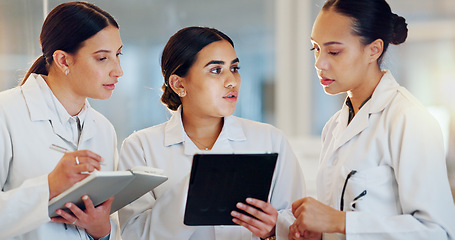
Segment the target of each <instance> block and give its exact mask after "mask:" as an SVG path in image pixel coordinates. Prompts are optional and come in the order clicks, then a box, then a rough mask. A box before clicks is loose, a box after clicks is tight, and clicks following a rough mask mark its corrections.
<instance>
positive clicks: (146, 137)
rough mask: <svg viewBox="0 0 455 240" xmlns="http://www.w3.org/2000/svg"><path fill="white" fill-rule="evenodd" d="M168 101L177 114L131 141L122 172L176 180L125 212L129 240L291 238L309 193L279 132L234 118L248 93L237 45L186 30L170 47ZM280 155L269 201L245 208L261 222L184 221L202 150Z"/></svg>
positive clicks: (208, 31)
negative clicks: (148, 170) (151, 170)
mask: <svg viewBox="0 0 455 240" xmlns="http://www.w3.org/2000/svg"><path fill="white" fill-rule="evenodd" d="M161 68H162V73H163V76H164V84H163V91H164V93H163V96H162V98H161V100H162V101H163V103H165V104H166V105H167V106H168V108H169V109H170V110H172V111H175V112H174V114H173V116H172V117H171V119H170V120H169V121H167V122H165V123H163V124H160V125H157V126H153V127H150V128H147V129H144V130H141V131H138V132H135V133H133V134H132V135H131V136H129V137H128V138H127V139H126V140H125V141H124V143H123V145H122V148H121V153H120V159H121V160H120V164H119V168H120V169H128V168H131V167H133V166H137V165H145V166H151V167H157V168H160V169H163V170H164V174H165V175H167V176H168V177H169V179H168V181H167V182H165V183H163V184H162V185H161V186H159V187H157V188H156V189H155V190H154V191H152V192H150V193H148V194H146V195H145V196H144V197H142V198H140V199H138V200H137V201H135V202H133V203H132V204H131V205H129V206H127V207H125V208H124V209H122V210H120V211H119V217H120V222H121V228H122V237H124V238H125V239H160V240H165V239H180V240H184V239H204V240H210V239H238V240H242V239H244V240H246V239H248V240H249V239H259V238H263V239H275V236H283V237H284V238H286V237H287V232H288V227H289V225H290V222H289V221H290V219H289V217H291V222H292V221H293V220H292V219H293V217H292V214H291V215H289V213H290V212H289V211H285V210H286V209H289V208H290V204H291V203H292V201H293V200H296V199H298V198H299V197H300V196H302V195H304V193H305V188H304V179H303V175H302V171H301V167H300V165H299V163H298V161H297V159H296V157H295V156H294V154H293V152H292V150H291V148H290V146H289V144H288V143H287V141H286V139H285V137H284V136H283V134H282V133H281V132H280V131H279V130H278V129H276V128H274V127H272V126H270V125H267V124H263V123H258V122H254V121H250V120H246V119H241V118H238V117H234V116H232V113H233V112H234V110H235V107H236V104H237V99H238V97H239V90H240V74H239V72H238V69H239V59H238V58H237V55H236V53H235V50H234V44H233V42H232V40H231V39H230V38H229V37H228V36H226V35H225V34H223V33H222V32H220V31H218V30H216V29H212V28H205V27H188V28H184V29H182V30H180V31H178V32H177V33H176V34H175V35H173V36H172V37H171V38H170V39H169V41H168V43H167V44H166V46H165V48H164V51H163V54H162V58H161ZM201 151H202V152H203V151H208V152H230V153H244V152H259V153H261V152H277V153H279V156H278V161H277V165H276V169H275V175H274V177H273V180H272V188H271V190H270V192H271V194H270V198H269V202H263V201H260V200H257V199H248V200H247V201H246V202H244V203H240V204H238V205H237V207H238V208H239V209H241V210H245V211H246V212H248V213H250V214H252V215H253V216H255V217H256V218H257V219H254V218H252V217H248V216H247V215H244V214H240V213H239V212H237V211H234V212H233V213H232V216H233V221H234V222H235V223H236V224H239V225H241V226H243V227H241V226H235V225H234V226H186V225H184V223H183V217H184V210H185V202H186V196H187V192H188V180H189V173H190V169H191V162H192V158H193V155H194V154H195V153H198V152H201Z"/></svg>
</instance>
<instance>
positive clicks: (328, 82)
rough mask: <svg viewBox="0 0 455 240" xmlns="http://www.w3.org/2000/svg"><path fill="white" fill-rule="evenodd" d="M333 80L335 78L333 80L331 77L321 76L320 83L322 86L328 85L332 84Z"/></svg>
mask: <svg viewBox="0 0 455 240" xmlns="http://www.w3.org/2000/svg"><path fill="white" fill-rule="evenodd" d="M333 82H335V80H333V79H329V78H321V84H322V85H323V86H329V85H330V84H332V83H333Z"/></svg>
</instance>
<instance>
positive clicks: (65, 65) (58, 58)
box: [52, 50, 71, 75]
mask: <svg viewBox="0 0 455 240" xmlns="http://www.w3.org/2000/svg"><path fill="white" fill-rule="evenodd" d="M70 57H71V56H70V55H69V54H68V53H66V52H65V51H62V50H57V51H55V52H54V54H52V58H53V60H54V64H55V66H56V67H57V68H58V69H59V70H60V71H61V72H62V73H63V74H65V75H68V74H69V73H70V68H69V65H70V61H71V59H70Z"/></svg>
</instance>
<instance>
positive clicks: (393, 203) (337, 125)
mask: <svg viewBox="0 0 455 240" xmlns="http://www.w3.org/2000/svg"><path fill="white" fill-rule="evenodd" d="M348 114H349V113H348V107H347V106H346V105H345V104H344V105H343V107H342V109H341V110H340V111H339V112H337V113H336V114H335V115H334V116H333V117H332V118H331V119H330V120H329V121H328V123H327V125H326V126H325V127H324V130H323V133H322V141H323V148H322V153H321V158H320V166H319V170H318V175H317V196H318V198H319V200H321V201H322V202H323V203H325V204H328V205H330V206H332V207H334V208H336V209H340V201H341V195H342V189H343V185H344V183H345V181H346V177H347V175H348V174H349V172H350V171H351V170H356V171H357V173H356V174H354V175H353V176H352V177H351V178H350V179H349V180H348V182H347V184H346V191H345V194H344V210H345V211H346V210H348V212H347V214H346V236H344V235H340V234H338V235H330V234H326V235H324V239H344V238H346V239H348V240H351V239H400V240H403V239H410V240H411V239H412V240H417V239H422V240H423V239H425V240H428V239H454V238H455V207H454V204H453V199H452V195H451V192H450V188H449V183H448V178H447V170H446V163H445V157H444V149H443V148H444V147H443V140H442V134H441V129H440V127H439V125H438V123H437V122H436V120H435V119H434V118H433V117H432V116H431V115H430V114H429V113H428V112H427V110H426V109H425V108H424V107H423V106H422V105H421V104H420V103H419V102H418V100H417V99H416V98H414V97H413V96H412V95H411V94H410V93H409V92H408V91H407V90H406V89H404V88H403V87H400V86H399V85H398V83H397V82H396V81H395V79H394V78H393V76H392V74H391V73H390V72H388V71H387V72H386V73H385V74H384V76H383V77H382V79H381V81H380V83H379V84H378V86H377V87H376V89H375V91H374V93H373V95H372V97H371V99H370V100H369V101H368V102H366V103H365V105H364V106H363V107H362V108H361V109H360V110H359V112H358V113H357V114H356V115H355V117H354V118H353V119H352V121H351V123H350V124H349V125H348V124H347V121H348ZM364 190H366V191H367V194H366V195H365V196H364V197H362V198H361V199H360V200H359V201H358V202H357V203H356V204H355V209H351V206H352V203H353V200H354V198H355V197H356V196H359V195H360V193H361V192H362V191H364Z"/></svg>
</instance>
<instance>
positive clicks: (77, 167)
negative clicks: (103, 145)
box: [47, 150, 103, 200]
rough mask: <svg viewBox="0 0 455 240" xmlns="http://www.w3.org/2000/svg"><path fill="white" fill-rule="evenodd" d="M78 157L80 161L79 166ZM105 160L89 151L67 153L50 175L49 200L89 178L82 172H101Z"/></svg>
mask: <svg viewBox="0 0 455 240" xmlns="http://www.w3.org/2000/svg"><path fill="white" fill-rule="evenodd" d="M76 157H77V159H78V161H79V164H77V161H76ZM102 161H103V158H102V157H101V156H99V155H98V154H95V153H93V152H92V151H89V150H81V151H75V152H69V153H65V155H63V157H62V159H60V161H59V162H58V163H57V166H55V168H54V170H52V172H51V173H49V175H48V177H47V178H48V181H49V200H50V199H52V198H54V197H55V196H57V195H59V194H60V193H62V192H63V191H65V190H66V189H68V188H69V187H71V186H73V184H75V183H77V182H79V181H81V180H82V179H84V178H86V177H87V174H81V173H82V172H93V171H94V170H95V169H97V170H100V169H101V167H100V162H102Z"/></svg>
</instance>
